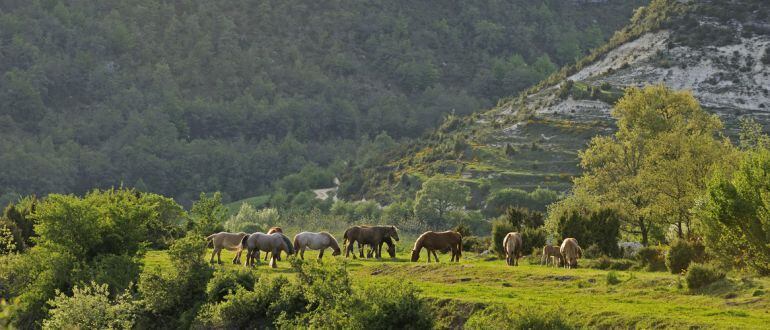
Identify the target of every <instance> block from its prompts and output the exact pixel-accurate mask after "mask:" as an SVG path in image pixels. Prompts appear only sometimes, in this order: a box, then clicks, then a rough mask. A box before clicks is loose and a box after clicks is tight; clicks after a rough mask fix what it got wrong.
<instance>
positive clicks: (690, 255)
mask: <svg viewBox="0 0 770 330" xmlns="http://www.w3.org/2000/svg"><path fill="white" fill-rule="evenodd" d="M693 259H695V248H694V247H693V245H692V244H690V242H688V241H686V240H676V241H674V242H673V243H671V246H670V247H669V249H668V251H667V252H666V267H667V268H668V270H669V271H670V272H671V274H681V273H682V272H683V271H685V270H687V267H688V266H690V263H691V262H692V261H693Z"/></svg>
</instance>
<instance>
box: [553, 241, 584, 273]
mask: <svg viewBox="0 0 770 330" xmlns="http://www.w3.org/2000/svg"><path fill="white" fill-rule="evenodd" d="M559 252H561V255H562V257H563V260H564V267H565V268H577V265H578V263H577V260H578V258H580V257H582V256H583V249H581V248H580V245H578V242H577V240H576V239H574V238H572V237H569V238H565V239H564V242H561V248H560V249H559Z"/></svg>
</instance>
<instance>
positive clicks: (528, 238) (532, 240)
mask: <svg viewBox="0 0 770 330" xmlns="http://www.w3.org/2000/svg"><path fill="white" fill-rule="evenodd" d="M547 238H548V232H547V231H546V229H545V228H542V227H541V228H531V227H524V229H523V230H522V231H521V240H522V242H523V244H524V247H523V251H524V254H525V255H526V254H529V253H530V252H532V251H533V250H541V249H542V247H543V246H545V242H546V239H547Z"/></svg>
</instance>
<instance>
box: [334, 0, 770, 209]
mask: <svg viewBox="0 0 770 330" xmlns="http://www.w3.org/2000/svg"><path fill="white" fill-rule="evenodd" d="M768 10H769V9H768V7H767V6H764V5H762V2H761V1H695V2H685V1H653V2H652V3H651V4H650V6H648V7H647V8H645V9H643V10H640V11H638V12H637V13H636V15H635V17H634V18H633V19H632V22H631V23H630V24H629V25H628V26H627V27H625V28H624V29H623V30H621V31H619V32H618V33H617V34H616V35H615V37H613V39H612V40H611V41H610V42H609V43H608V44H607V45H605V46H604V47H602V48H599V49H598V50H597V51H595V52H594V53H593V54H592V55H591V56H589V57H587V58H585V59H583V60H581V61H580V62H579V63H578V64H577V65H575V66H570V67H565V68H564V69H562V70H561V71H560V72H559V73H558V74H555V75H553V76H551V77H549V78H548V79H546V80H545V81H544V82H542V83H541V84H539V85H538V86H536V87H534V88H532V89H530V90H529V91H527V92H526V93H523V94H522V95H520V96H519V97H517V98H514V99H509V100H503V101H501V102H500V104H499V105H498V107H496V108H494V109H492V110H490V111H487V112H485V113H483V114H480V115H474V116H469V117H465V118H455V117H450V118H448V120H447V121H446V122H445V123H444V126H442V128H440V129H439V130H437V131H436V132H434V133H433V134H432V135H431V136H429V137H427V138H426V139H425V140H423V141H422V143H421V144H419V145H413V146H411V148H410V150H409V151H408V152H405V153H401V154H391V155H388V156H387V157H384V158H383V160H382V161H383V162H382V164H381V165H380V166H370V167H365V168H362V170H361V172H359V173H358V174H357V175H360V176H361V177H362V178H369V179H368V180H364V179H356V178H355V176H356V175H354V176H353V178H352V179H351V180H348V181H349V182H353V183H360V185H359V186H356V185H355V184H349V185H348V187H344V188H345V189H342V191H343V192H346V193H349V194H350V195H351V196H355V197H359V195H360V196H361V197H367V198H377V199H379V200H381V201H384V202H388V201H390V200H393V199H396V198H398V197H399V196H401V195H409V194H413V193H414V191H415V190H416V189H417V187H418V186H419V183H420V182H421V181H424V180H425V179H427V178H429V177H434V176H444V177H449V178H454V179H456V180H458V181H461V182H463V183H465V184H467V185H469V186H470V187H471V188H473V191H474V196H473V197H474V199H473V202H474V203H473V204H475V205H472V206H475V207H479V206H481V203H482V201H483V198H484V196H485V195H486V194H487V193H489V192H490V191H494V190H497V189H499V188H502V187H514V188H523V189H527V190H531V189H533V188H534V187H538V186H540V187H547V188H551V189H556V190H561V191H564V190H566V189H568V188H569V186H570V182H571V178H572V177H573V176H575V175H577V174H579V168H578V166H577V162H578V159H577V151H578V150H580V149H582V148H584V147H585V145H586V144H587V142H588V141H589V140H590V139H591V137H593V136H594V135H596V134H607V133H610V132H612V130H613V129H614V122H613V121H612V119H611V118H610V116H609V111H610V109H611V107H612V104H613V103H614V101H616V100H617V99H618V98H620V97H621V96H622V95H623V89H624V88H625V87H628V86H642V85H645V84H657V83H662V84H665V85H667V86H669V87H672V88H675V89H689V90H692V91H693V93H694V95H695V96H696V98H697V99H698V100H699V101H700V102H701V103H702V105H703V106H704V108H707V109H708V110H710V111H713V112H714V113H717V114H718V115H719V116H720V117H721V118H722V119H723V121H724V122H725V123H726V127H727V130H728V132H734V131H735V129H736V126H737V123H736V121H737V118H738V117H740V116H744V115H750V116H752V117H755V118H757V119H758V120H759V121H760V122H761V123H763V124H768V123H770V118H768V116H767V115H768V113H769V112H768V111H767V110H768V109H767V107H768V106H770V95H768V88H770V87H769V86H770V77H769V76H770V25H769V24H768V23H767V22H768V20H767V17H769V16H770V15H768ZM391 172H392V173H391ZM356 181H358V182H356Z"/></svg>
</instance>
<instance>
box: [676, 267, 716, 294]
mask: <svg viewBox="0 0 770 330" xmlns="http://www.w3.org/2000/svg"><path fill="white" fill-rule="evenodd" d="M724 278H725V273H724V272H723V271H721V270H719V269H717V268H716V267H714V266H710V265H704V264H692V265H690V268H689V269H688V270H687V274H686V275H685V277H684V279H685V281H686V282H687V287H688V288H689V289H690V290H697V289H700V288H703V287H705V286H707V285H709V284H712V283H714V282H717V281H719V280H721V279H724Z"/></svg>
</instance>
